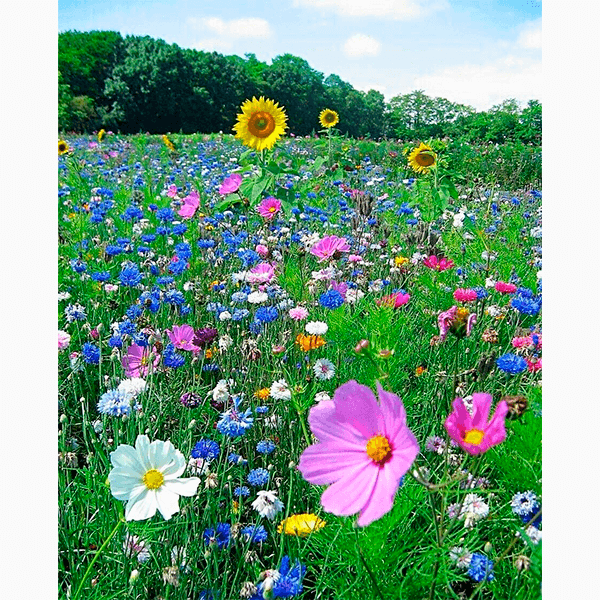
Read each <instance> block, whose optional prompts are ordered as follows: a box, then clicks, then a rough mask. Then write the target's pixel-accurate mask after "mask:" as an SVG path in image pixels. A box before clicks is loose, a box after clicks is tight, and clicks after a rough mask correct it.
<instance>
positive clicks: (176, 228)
mask: <svg viewBox="0 0 600 600" xmlns="http://www.w3.org/2000/svg"><path fill="white" fill-rule="evenodd" d="M187 230H188V226H187V225H186V224H185V223H175V225H173V235H183V234H184V233H185V232H186V231H187Z"/></svg>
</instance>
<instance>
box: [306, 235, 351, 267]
mask: <svg viewBox="0 0 600 600" xmlns="http://www.w3.org/2000/svg"><path fill="white" fill-rule="evenodd" d="M349 251H350V246H349V245H348V242H347V241H346V238H339V237H338V236H337V235H330V236H328V237H324V238H323V239H322V240H319V241H318V242H317V243H316V244H314V246H313V247H312V248H311V249H310V253H311V254H314V255H315V256H316V257H317V258H318V259H319V262H323V261H324V260H327V259H328V258H331V257H334V255H335V257H337V256H338V255H339V254H340V252H349ZM335 257H334V258H335Z"/></svg>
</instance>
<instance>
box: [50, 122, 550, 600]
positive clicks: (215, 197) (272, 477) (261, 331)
mask: <svg viewBox="0 0 600 600" xmlns="http://www.w3.org/2000/svg"><path fill="white" fill-rule="evenodd" d="M63 143H64V147H62V148H61V147H60V144H59V192H58V196H59V198H58V201H59V223H58V235H59V261H60V262H59V304H58V329H59V351H58V352H59V354H58V369H59V406H58V427H59V438H58V439H59V442H58V445H59V467H58V468H59V499H60V503H59V564H58V569H59V595H60V597H65V598H66V597H68V598H70V599H71V600H79V599H82V598H86V599H90V600H93V599H100V598H102V599H104V600H109V599H110V598H131V599H135V598H140V599H142V598H143V599H158V598H163V599H170V600H175V599H182V600H183V599H193V600H196V599H198V598H204V599H208V598H214V599H216V598H219V599H221V600H226V599H230V598H231V599H233V598H262V597H265V598H268V597H298V598H305V599H322V600H325V599H332V600H333V599H336V600H351V599H354V598H356V599H364V598H384V599H386V600H387V599H390V600H391V599H406V600H413V599H417V600H420V599H425V598H429V599H433V598H437V599H447V598H465V599H466V598H480V599H484V598H485V599H487V598H489V599H498V600H500V599H509V598H510V599H515V600H531V599H535V598H537V597H541V547H542V543H541V505H542V488H541V472H542V471H541V430H542V429H541V407H542V394H541V366H542V363H541V348H542V333H541V288H542V280H541V252H542V250H541V231H542V229H541V192H540V188H539V185H540V182H539V160H540V156H539V153H536V150H535V149H533V148H531V147H526V146H525V147H523V148H521V149H517V150H515V148H512V149H511V148H508V147H507V146H504V147H503V146H493V145H492V146H490V147H488V148H482V147H476V146H470V145H465V146H464V147H459V145H458V144H456V143H452V142H449V141H447V140H446V141H443V140H433V141H431V142H430V146H429V150H428V151H425V154H424V155H423V156H433V157H434V159H435V162H434V164H433V165H429V164H421V167H422V168H420V169H417V170H415V169H414V168H411V166H410V162H409V161H410V156H414V154H413V152H412V151H413V149H414V148H417V146H418V144H408V143H406V144H404V143H393V142H382V143H376V142H373V141H368V140H353V139H350V138H342V137H336V136H331V135H330V134H329V135H328V134H325V135H322V136H321V137H320V139H314V138H312V139H309V138H297V139H290V138H285V139H282V140H280V141H279V143H278V144H277V145H276V146H275V148H274V149H273V150H272V151H269V150H267V151H262V152H252V151H251V150H248V149H247V148H246V147H244V146H243V145H242V144H241V143H240V141H239V140H236V139H234V138H233V137H232V136H229V135H216V134H215V135H210V136H208V135H207V136H200V135H189V136H183V135H173V136H169V137H161V136H158V135H143V134H140V135H132V136H121V135H116V134H110V133H109V134H104V135H103V136H102V135H100V136H74V135H73V136H69V135H66V136H65V137H64V138H63ZM61 152H62V153H61ZM427 152H429V154H427ZM424 162H425V163H427V160H425V161H424ZM432 162H433V161H432ZM413 163H414V159H413ZM417 164H420V163H418V161H417ZM429 166H431V168H427V167H429ZM352 381H355V382H357V384H360V385H361V386H366V387H363V388H359V387H357V384H352V383H350V384H349V383H347V382H352ZM378 385H379V386H380V388H381V389H382V390H384V391H385V392H389V393H391V394H394V395H395V396H397V397H398V398H400V399H401V403H402V405H403V407H404V409H405V412H406V417H405V419H404V418H403V417H402V414H401V413H402V409H401V408H400V407H401V404H400V402H399V400H398V399H397V398H393V397H392V396H390V395H389V394H388V395H386V394H385V393H384V392H383V391H379V393H378ZM339 388H342V391H341V392H340V391H337V392H336V390H339ZM366 388H370V389H371V390H372V392H373V393H374V394H375V397H378V398H379V404H377V403H376V401H375V400H374V399H373V398H372V397H370V396H369V392H368V390H367V389H366ZM378 394H379V395H378ZM479 394H489V395H491V398H492V400H491V410H490V412H489V418H487V417H488V415H487V414H482V412H483V413H485V407H483V408H482V406H483V405H484V404H485V403H486V402H489V399H486V396H482V395H479ZM456 398H461V399H464V402H463V401H461V400H459V401H455V399H456ZM332 400H333V402H332ZM344 402H345V404H343V403H344ZM465 404H466V405H467V408H465ZM342 405H344V406H345V407H346V408H345V409H344V411H345V412H344V411H343V410H342ZM455 405H456V406H458V405H459V406H460V410H459V409H458V408H456V407H455ZM334 406H335V410H336V411H337V412H335V411H334V410H333V407H334ZM385 406H388V408H387V409H385ZM380 407H382V408H381V409H380ZM390 407H393V408H390ZM471 407H473V409H471ZM488 408H490V407H489V406H488ZM380 410H381V414H380V412H379V411H380ZM494 411H497V412H496V413H495V412H494ZM342 412H344V414H343V415H342ZM392 413H393V414H392ZM451 414H452V415H454V417H453V418H454V421H453V420H452V418H451V419H449V420H447V419H448V417H449V415H451ZM494 414H495V415H496V416H495V417H494V419H492V420H491V422H490V423H488V421H489V419H491V418H492V415H494ZM374 415H375V416H374ZM375 417H377V418H375ZM373 419H375V421H374V420H373ZM373 423H374V424H373ZM445 423H446V425H447V427H445ZM452 423H454V426H453V425H452ZM465 423H467V425H465ZM371 425H373V427H371ZM390 427H395V428H396V429H394V431H397V432H399V433H398V434H397V436H396V437H394V435H392V434H391V433H390V431H391V429H390ZM465 427H466V429H465ZM459 430H460V431H461V432H462V433H461V434H460V435H459V434H457V433H456V432H457V431H459ZM504 432H505V433H504ZM359 434H360V435H363V437H364V439H365V441H368V444H367V446H366V451H364V455H365V456H367V455H368V457H370V458H369V459H368V460H371V462H370V464H369V465H368V466H367V467H365V469H367V468H369V469H371V468H372V469H377V470H378V472H379V473H382V474H383V473H385V474H386V475H385V477H388V478H389V480H390V481H391V483H390V486H391V488H392V490H391V491H392V492H393V491H395V489H396V488H398V489H397V492H395V496H394V497H393V502H392V498H391V496H390V493H389V491H388V493H387V495H386V493H385V490H384V492H383V493H381V492H379V491H378V490H379V488H376V489H375V488H374V491H372V492H369V490H367V489H366V488H365V487H364V486H363V484H364V482H365V477H366V476H365V477H363V476H362V475H360V476H359V475H358V472H355V471H352V469H351V468H350V467H348V466H347V465H346V466H344V464H343V462H344V460H346V458H347V455H348V454H349V452H346V453H344V452H342V451H340V455H339V460H338V458H336V457H335V456H334V457H333V458H332V457H331V456H329V458H326V457H324V455H321V454H319V451H320V449H321V450H322V449H323V447H324V446H325V445H326V440H333V439H334V438H336V440H337V441H338V442H339V443H340V444H342V445H343V443H346V444H355V443H356V440H357V439H358V438H360V435H359ZM375 434H376V435H375ZM138 436H147V441H149V442H151V443H152V442H154V441H156V440H159V441H161V442H166V441H170V442H171V444H172V446H173V447H171V446H169V445H164V444H154V445H151V446H150V449H148V447H147V445H146V446H145V445H144V439H145V438H139V437H138ZM336 436H337V437H336ZM348 436H349V437H348ZM352 436H354V437H352ZM413 436H414V437H413ZM350 438H352V439H350ZM340 440H342V441H340ZM136 441H138V443H137V445H136ZM388 442H389V444H388ZM336 443H337V442H336ZM330 444H334V442H333V441H330ZM386 444H387V445H386ZM127 445H129V446H136V448H137V449H138V450H137V453H136V452H134V450H133V449H129V450H128V449H126V446H127ZM416 445H418V449H417V446H416ZM309 446H314V448H313V450H312V451H309V452H307V453H305V452H306V451H307V448H308V447H309ZM119 447H120V448H121V450H119V451H117V448H119ZM175 449H176V450H177V451H179V453H181V454H180V455H179V454H177V453H176V452H175ZM413 450H414V452H413ZM311 452H312V455H311V454H310V453H311ZM111 453H112V455H111ZM144 453H145V454H144ZM359 454H360V453H359ZM142 455H143V456H145V457H146V458H147V460H149V461H150V462H148V463H143V460H142V464H146V467H144V468H145V469H146V471H145V474H144V473H142V474H143V477H144V479H143V481H144V483H145V488H143V492H144V493H145V494H146V495H145V496H144V498H146V500H139V499H138V500H136V499H135V498H134V497H133V495H128V494H129V492H128V491H127V490H126V489H125V488H127V485H126V482H127V481H128V480H127V477H129V478H130V479H131V481H133V479H134V478H135V477H134V475H131V474H129V475H125V472H127V470H128V469H130V470H131V469H134V467H135V466H136V465H137V463H136V460H138V459H137V458H135V457H136V456H137V457H140V456H142ZM344 456H345V457H346V458H343V457H344ZM174 457H176V458H174ZM301 457H302V458H301ZM319 457H321V458H323V465H325V464H326V465H327V466H326V469H328V470H329V471H328V473H327V474H319V473H320V471H319V467H318V466H317V464H318V460H319ZM363 458H364V457H363ZM167 459H168V460H171V461H174V463H173V464H177V465H179V464H181V466H183V465H184V464H185V471H183V473H182V472H181V470H182V468H179V470H178V471H177V474H176V477H179V478H183V479H184V482H178V483H177V486H175V484H173V487H172V488H171V489H172V490H175V489H176V490H178V493H175V492H173V491H170V492H169V494H170V495H169V496H167V493H166V492H167V491H168V490H166V488H167V487H168V485H167V483H169V482H168V481H167V480H166V479H165V477H167V475H168V473H170V472H171V471H169V470H168V469H169V468H171V469H172V470H173V469H174V467H173V466H172V464H171V467H165V465H166V462H165V461H167ZM140 460H141V459H140ZM152 461H154V462H152ZM161 461H162V462H161ZM167 462H168V461H167ZM134 463H135V464H134ZM163 467H164V468H163ZM161 469H162V470H161ZM165 469H166V470H165ZM323 469H324V470H325V467H323ZM336 469H338V470H339V473H341V474H345V479H344V477H342V475H339V476H337V479H336V475H335V473H334V474H333V475H332V473H333V472H334V471H335V470H336ZM361 473H362V472H361ZM351 475H352V476H351ZM400 475H402V478H401V479H400V481H398V480H399V478H400ZM340 477H342V480H341V483H340V486H339V487H338V493H337V497H336V498H335V499H333V498H332V496H333V494H329V496H324V503H325V504H326V508H329V509H330V510H325V508H324V507H323V505H322V504H321V496H322V495H323V494H324V492H325V490H326V489H332V488H333V487H335V486H336V485H338V483H334V481H340ZM381 477H384V475H381ZM140 478H141V476H140ZM140 478H138V479H140ZM193 478H198V479H197V480H196V479H193ZM328 478H329V479H328ZM307 479H310V480H311V481H313V483H310V482H309V481H308V480H307ZM326 479H328V480H327V482H326V483H323V484H322V485H321V484H317V483H314V482H315V481H321V482H325V480H326ZM139 483H140V482H139V481H138V484H139ZM330 484H332V485H330ZM342 484H343V485H342ZM132 485H133V484H132ZM327 486H329V488H327ZM146 488H147V489H146ZM386 489H387V488H386ZM339 490H341V491H339ZM161 492H165V494H162V495H161ZM265 492H269V493H265ZM325 493H326V494H327V493H328V492H325ZM134 495H135V494H134ZM178 495H179V499H178V503H177V496H178ZM116 496H118V497H116ZM155 496H156V497H157V498H159V500H158V505H156V504H154V505H153V504H152V502H154V500H153V498H154V497H155ZM275 498H276V499H275ZM127 499H128V502H127V504H125V501H124V500H127ZM388 505H389V507H388ZM153 508H154V509H155V508H158V510H155V511H154V512H153V510H152V509H153ZM359 512H360V513H361V516H359V517H358V519H359V521H360V520H361V519H362V522H363V523H364V521H369V522H368V523H367V524H366V526H360V525H357V523H356V522H357V516H356V515H357V513H359ZM382 512H383V514H379V513H382ZM342 514H343V515H345V516H341V515H342ZM295 515H299V516H296V517H294V516H295ZM369 516H375V517H378V518H374V519H372V520H370V518H369ZM126 517H127V518H126ZM166 517H168V518H166ZM284 520H286V521H285V522H284Z"/></svg>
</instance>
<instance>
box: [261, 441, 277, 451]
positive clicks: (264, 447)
mask: <svg viewBox="0 0 600 600" xmlns="http://www.w3.org/2000/svg"><path fill="white" fill-rule="evenodd" d="M276 447H277V446H276V445H275V444H274V443H273V442H272V441H271V440H262V441H260V442H258V444H256V451H257V452H260V453H261V454H271V452H273V450H275V448H276Z"/></svg>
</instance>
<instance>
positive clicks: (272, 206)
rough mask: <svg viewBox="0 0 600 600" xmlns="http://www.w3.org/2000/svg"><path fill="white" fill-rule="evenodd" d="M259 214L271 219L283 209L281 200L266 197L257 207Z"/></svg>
mask: <svg viewBox="0 0 600 600" xmlns="http://www.w3.org/2000/svg"><path fill="white" fill-rule="evenodd" d="M256 210H257V211H258V214H259V215H260V216H261V217H263V218H265V219H268V220H271V219H273V218H274V217H275V215H276V214H277V213H278V212H279V211H280V210H281V200H277V198H273V197H271V198H265V199H264V200H263V201H262V202H261V203H260V204H259V205H258V206H257V207H256Z"/></svg>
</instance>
